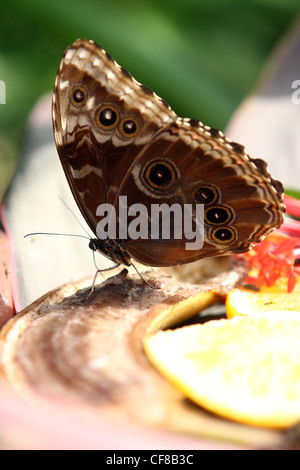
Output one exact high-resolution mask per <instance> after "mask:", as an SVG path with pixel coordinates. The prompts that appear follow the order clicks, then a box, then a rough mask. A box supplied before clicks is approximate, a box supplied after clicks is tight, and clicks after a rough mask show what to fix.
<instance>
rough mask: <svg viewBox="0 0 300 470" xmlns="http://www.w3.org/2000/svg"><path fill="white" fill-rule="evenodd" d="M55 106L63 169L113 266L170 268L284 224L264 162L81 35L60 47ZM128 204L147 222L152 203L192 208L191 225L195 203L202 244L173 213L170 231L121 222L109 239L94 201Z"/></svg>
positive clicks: (94, 244) (246, 244) (236, 247)
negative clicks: (179, 226) (184, 112)
mask: <svg viewBox="0 0 300 470" xmlns="http://www.w3.org/2000/svg"><path fill="white" fill-rule="evenodd" d="M52 110H53V113H52V114H53V129H54V137H55V142H56V147H57V150H58V154H59V157H60V160H61V163H62V166H63V169H64V172H65V175H66V177H67V180H68V183H69V186H70V188H71V191H72V193H73V196H74V198H75V201H76V203H77V205H78V207H79V209H80V211H81V213H82V215H83V217H84V218H85V220H86V222H87V224H88V225H89V227H90V228H91V230H92V232H93V233H94V234H95V235H96V238H94V239H91V241H90V247H91V248H92V249H93V250H98V251H100V252H101V253H103V254H104V255H106V256H107V257H108V258H110V259H111V260H112V261H114V262H115V263H116V264H118V265H119V264H124V265H127V266H129V265H130V264H131V262H132V259H134V260H137V261H138V262H140V263H142V264H145V265H149V266H173V265H177V264H183V263H189V262H192V261H196V260H198V259H200V258H205V257H212V256H221V255H229V254H235V253H242V252H245V251H248V250H249V249H250V248H251V247H252V245H253V244H254V243H258V242H260V241H261V240H262V239H263V238H264V237H265V236H266V235H267V234H268V233H270V232H271V231H272V230H273V229H275V228H278V227H279V226H280V225H281V223H282V221H283V213H284V210H285V208H284V204H283V187H282V184H281V183H280V182H279V181H277V180H275V179H274V178H272V176H271V175H270V173H269V171H268V168H267V164H266V163H265V162H264V161H263V160H261V159H258V158H251V157H250V156H249V155H248V154H247V153H246V151H245V149H244V147H243V146H242V145H240V144H238V143H236V142H233V141H231V140H230V139H228V138H226V137H225V136H224V134H223V133H222V132H221V131H219V130H217V129H213V128H210V127H208V126H206V125H204V124H202V123H201V122H200V121H197V120H195V119H188V118H180V117H178V116H177V115H176V114H175V112H174V111H173V110H172V109H171V107H170V106H169V105H168V104H167V103H166V102H165V101H164V100H163V99H161V98H160V97H158V96H157V95H156V94H155V93H154V92H153V91H152V90H151V89H149V88H147V87H146V86H144V85H142V84H140V83H139V82H137V81H136V80H135V79H134V78H133V77H132V75H131V74H130V73H129V72H128V71H126V70H125V69H124V68H122V67H121V66H120V65H118V64H117V63H116V61H115V60H114V59H113V58H112V57H111V56H110V55H109V54H108V53H107V52H105V51H104V50H103V49H101V48H100V47H99V46H98V45H96V44H95V43H94V42H93V41H91V40H87V39H78V40H77V41H75V42H74V44H73V45H71V46H70V47H68V48H67V49H66V51H65V53H64V55H63V57H62V59H61V62H60V65H59V69H58V73H57V76H56V80H55V88H54V93H53V105H52ZM124 201H125V202H124ZM124 204H125V206H126V207H125V209H126V210H127V209H128V214H129V213H130V210H131V214H132V208H133V207H136V205H138V207H139V208H140V207H144V208H145V210H146V215H145V217H144V219H143V220H144V221H145V222H147V221H149V220H150V218H151V217H150V215H149V214H150V213H151V209H153V207H155V208H157V207H159V208H161V207H167V208H172V207H176V208H177V209H178V210H180V209H181V208H183V207H184V208H185V207H188V208H189V210H190V216H191V220H192V223H193V224H194V225H193V227H196V228H197V227H198V226H197V221H198V219H197V217H196V215H197V214H196V212H195V207H198V206H201V207H202V219H201V220H202V233H203V240H202V245H201V247H200V245H199V247H197V248H196V249H187V242H188V241H189V240H190V238H189V237H188V236H187V235H186V234H185V232H183V231H182V232H181V234H182V236H181V237H180V236H177V235H176V233H175V232H176V231H175V216H174V214H173V213H172V212H171V211H170V212H169V215H170V217H169V219H168V220H169V225H170V227H169V229H170V231H169V232H170V233H169V236H168V237H164V236H162V231H161V230H160V231H158V232H156V235H155V236H151V235H152V232H151V233H150V229H148V232H147V228H146V232H147V233H146V235H148V236H143V237H138V236H133V235H130V233H129V234H128V233H125V236H124V224H125V228H126V219H125V222H124V220H122V222H123V227H122V230H121V229H120V227H119V228H117V231H116V232H115V235H114V236H113V237H111V236H108V237H106V238H105V237H99V236H98V231H97V227H98V224H99V217H98V215H99V207H103V205H104V207H111V208H113V209H115V213H116V214H119V213H120V210H121V209H122V210H124V207H121V205H123V206H124ZM106 205H107V206H106ZM163 205H164V206H163ZM147 211H148V212H147ZM97 214H98V215H97ZM118 217H120V216H118ZM159 217H160V221H161V215H160V214H159V213H158V216H157V218H156V219H155V220H156V222H158V218H159ZM131 219H132V218H131ZM152 219H153V218H152ZM152 219H151V220H152ZM195 224H196V225H195ZM137 225H138V223H136V226H137ZM173 229H174V230H173ZM121 231H122V234H121ZM193 233H194V232H193Z"/></svg>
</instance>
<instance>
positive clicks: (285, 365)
mask: <svg viewBox="0 0 300 470" xmlns="http://www.w3.org/2000/svg"><path fill="white" fill-rule="evenodd" d="M144 347H145V351H146V353H147V355H148V358H149V359H150V361H151V362H152V363H153V365H155V366H156V368H157V369H158V370H159V371H160V372H161V373H162V374H163V375H164V376H165V377H166V378H167V379H169V380H170V381H171V382H172V383H173V384H174V385H175V386H176V387H178V388H179V389H180V390H181V391H182V392H183V393H184V394H185V395H186V396H187V397H188V398H190V399H191V400H193V401H195V402H196V403H198V404H199V405H201V406H202V407H204V408H206V409H208V410H209V411H211V412H213V413H216V414H219V415H221V416H223V417H227V418H230V419H232V420H237V421H240V422H243V423H247V424H251V425H257V426H267V427H274V428H285V427H288V426H291V425H293V424H295V423H296V422H297V421H298V420H299V418H300V315H299V313H298V312H292V311H285V312H273V314H272V315H270V314H269V313H260V314H259V315H257V314H255V313H254V314H253V315H249V316H237V317H235V318H233V319H230V320H213V321H209V322H207V323H205V324H203V325H192V326H187V327H184V328H179V329H177V330H166V331H160V332H158V333H157V334H155V335H153V336H149V337H147V338H145V340H144Z"/></svg>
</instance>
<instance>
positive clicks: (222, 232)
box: [211, 227, 236, 244]
mask: <svg viewBox="0 0 300 470" xmlns="http://www.w3.org/2000/svg"><path fill="white" fill-rule="evenodd" d="M211 238H212V240H213V241H214V242H216V243H224V244H226V243H232V242H233V241H234V240H236V232H235V230H234V228H232V227H220V228H215V229H213V230H212V232H211Z"/></svg>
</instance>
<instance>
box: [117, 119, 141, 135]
mask: <svg viewBox="0 0 300 470" xmlns="http://www.w3.org/2000/svg"><path fill="white" fill-rule="evenodd" d="M119 129H120V132H121V134H122V135H123V137H126V138H129V139H132V138H133V137H135V136H136V134H137V133H138V131H139V129H140V126H139V123H138V120H137V119H135V118H132V117H130V118H124V119H122V121H121V124H120V127H119Z"/></svg>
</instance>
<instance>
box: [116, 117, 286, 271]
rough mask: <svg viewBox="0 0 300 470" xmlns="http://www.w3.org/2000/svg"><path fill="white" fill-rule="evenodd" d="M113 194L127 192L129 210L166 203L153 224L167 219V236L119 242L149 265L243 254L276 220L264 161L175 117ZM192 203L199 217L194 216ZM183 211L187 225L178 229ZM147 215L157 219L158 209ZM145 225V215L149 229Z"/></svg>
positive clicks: (277, 191)
mask: <svg viewBox="0 0 300 470" xmlns="http://www.w3.org/2000/svg"><path fill="white" fill-rule="evenodd" d="M119 194H120V195H121V194H122V195H126V196H127V200H128V206H129V207H130V206H131V205H132V204H135V203H136V202H139V203H140V204H142V205H143V206H145V207H146V208H147V212H148V214H149V215H150V214H151V210H152V208H153V207H154V206H157V205H160V207H162V206H161V205H162V204H164V203H165V204H166V206H165V211H162V214H163V215H162V216H161V220H160V223H161V224H163V223H165V226H167V225H168V224H169V226H170V237H169V238H168V237H167V238H165V239H164V238H163V237H160V238H159V239H154V238H150V236H149V237H148V238H147V239H141V238H140V239H137V240H128V242H127V243H126V248H127V250H128V252H129V253H130V255H131V256H132V257H133V258H135V259H136V260H138V261H140V262H142V263H145V264H149V265H152V266H160V265H162V266H166V265H174V264H181V263H187V262H191V261H195V260H197V259H199V258H203V257H209V256H220V255H224V254H233V253H241V252H244V251H247V250H248V249H249V248H250V247H251V245H252V244H253V243H254V242H259V241H261V240H262V238H263V237H264V236H266V235H267V234H268V233H270V232H271V231H272V230H273V229H274V228H277V227H279V226H280V225H281V223H282V221H283V212H284V205H283V203H282V194H283V188H282V185H281V183H280V182H278V181H277V180H274V179H273V178H272V177H271V175H270V173H269V172H268V169H267V165H266V163H265V162H263V161H262V160H259V159H252V158H250V157H249V156H248V155H247V153H246V152H245V150H244V147H243V146H241V145H239V144H237V143H235V142H232V141H230V140H229V139H227V138H226V137H225V136H224V135H223V134H222V133H221V132H220V131H217V130H215V129H211V128H209V127H208V126H204V125H203V124H202V123H200V122H198V121H194V120H189V119H181V118H178V119H177V121H176V122H175V123H172V124H170V125H169V126H168V127H167V128H164V129H163V130H162V131H161V132H160V133H159V134H157V135H156V136H155V137H154V138H153V139H152V140H151V142H150V143H149V144H148V146H146V147H145V148H144V149H143V150H142V151H141V152H140V154H139V156H138V158H137V159H136V161H135V163H134V165H133V166H132V167H131V169H130V171H128V172H127V174H126V177H124V179H123V181H122V184H121V186H120V188H119ZM173 205H175V206H173ZM200 205H202V207H203V218H201V217H200V218H199V219H198V221H197V218H196V217H197V210H196V207H197V206H198V207H200ZM171 206H173V207H174V210H175V213H176V210H177V211H178V212H177V214H178V218H177V227H178V221H180V217H181V221H182V226H181V228H182V231H181V236H180V234H179V236H178V232H177V237H178V238H175V237H176V236H175V231H174V226H175V225H176V216H175V215H173V214H172V213H171V212H170V211H168V208H170V207H171ZM179 208H181V212H180V210H179ZM185 208H186V209H187V211H186V214H187V215H189V214H190V215H191V217H190V219H191V220H192V230H188V228H189V227H190V225H189V224H188V225H187V227H185V226H184V225H185V222H187V223H188V220H187V221H185V219H184V217H183V215H184V213H185V212H184V210H185ZM153 213H154V217H153V219H152V222H154V223H157V222H158V219H157V213H158V212H157V211H154V212H153ZM199 214H200V213H199ZM150 225H151V224H150V220H149V234H150V229H151V226H150ZM179 228H180V227H179ZM201 228H202V229H203V232H200V231H201ZM161 235H162V232H161ZM167 235H168V233H167ZM202 235H203V237H202V239H203V246H202V244H201V236H202Z"/></svg>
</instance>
